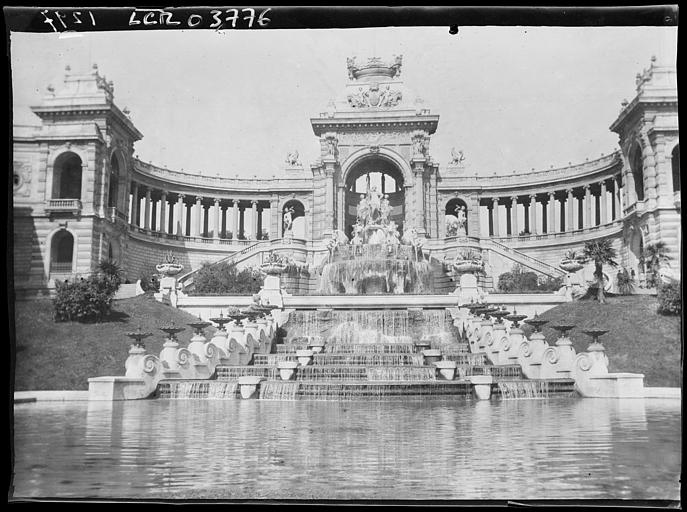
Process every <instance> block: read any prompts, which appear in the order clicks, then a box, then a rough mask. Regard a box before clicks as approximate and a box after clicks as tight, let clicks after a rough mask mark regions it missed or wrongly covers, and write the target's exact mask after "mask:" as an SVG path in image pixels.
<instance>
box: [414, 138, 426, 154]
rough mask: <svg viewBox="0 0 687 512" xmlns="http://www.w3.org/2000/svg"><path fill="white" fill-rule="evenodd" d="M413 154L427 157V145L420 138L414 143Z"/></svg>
mask: <svg viewBox="0 0 687 512" xmlns="http://www.w3.org/2000/svg"><path fill="white" fill-rule="evenodd" d="M413 154H414V155H418V156H424V155H425V143H424V142H423V141H422V139H420V138H416V139H415V140H414V141H413Z"/></svg>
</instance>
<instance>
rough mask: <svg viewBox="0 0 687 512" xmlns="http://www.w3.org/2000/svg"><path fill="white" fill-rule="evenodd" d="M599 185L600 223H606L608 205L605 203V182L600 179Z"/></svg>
mask: <svg viewBox="0 0 687 512" xmlns="http://www.w3.org/2000/svg"><path fill="white" fill-rule="evenodd" d="M599 185H601V192H600V194H601V197H600V198H599V200H600V201H601V219H600V220H601V224H606V223H607V222H608V205H607V204H606V182H605V181H602V182H601V183H599Z"/></svg>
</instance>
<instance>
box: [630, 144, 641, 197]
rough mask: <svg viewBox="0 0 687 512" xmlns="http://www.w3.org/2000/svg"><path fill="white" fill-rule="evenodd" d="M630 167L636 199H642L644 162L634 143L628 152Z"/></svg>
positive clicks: (637, 146)
mask: <svg viewBox="0 0 687 512" xmlns="http://www.w3.org/2000/svg"><path fill="white" fill-rule="evenodd" d="M630 169H631V170H632V177H633V178H634V182H635V193H636V194H637V201H644V162H643V158H642V150H641V148H640V147H639V145H635V147H634V149H633V150H632V152H631V153H630Z"/></svg>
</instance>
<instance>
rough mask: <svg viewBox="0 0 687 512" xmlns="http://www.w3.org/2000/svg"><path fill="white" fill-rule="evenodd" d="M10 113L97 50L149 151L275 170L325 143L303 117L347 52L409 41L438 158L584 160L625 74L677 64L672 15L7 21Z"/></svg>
mask: <svg viewBox="0 0 687 512" xmlns="http://www.w3.org/2000/svg"><path fill="white" fill-rule="evenodd" d="M10 48H11V57H12V59H11V65H12V81H13V94H14V123H15V124H37V123H38V118H37V117H36V116H35V115H34V114H33V113H31V111H30V110H29V106H30V105H34V104H37V103H40V101H41V98H42V96H43V94H44V93H45V91H46V86H47V85H48V84H52V85H54V86H55V87H56V88H59V87H60V85H61V82H62V80H63V73H64V67H65V65H67V64H69V65H70V66H71V68H72V70H73V71H74V72H79V71H88V70H89V69H90V68H91V64H92V63H94V62H95V63H97V64H98V67H99V69H100V72H101V74H104V75H105V76H106V77H107V79H108V80H113V81H114V84H115V103H116V104H117V105H118V106H119V107H120V108H124V107H125V106H126V107H128V108H129V109H130V110H131V117H132V120H133V122H134V123H135V125H136V126H137V128H138V129H139V130H140V131H141V132H142V133H143V135H144V137H143V139H142V140H141V141H139V142H138V143H137V144H136V146H135V147H136V153H137V155H138V156H139V157H140V158H141V159H142V160H145V161H152V162H153V163H155V164H159V165H164V166H168V167H170V168H172V169H177V170H180V169H182V168H183V169H184V170H185V171H187V172H198V173H203V174H207V175H215V174H220V175H224V176H232V175H235V174H239V175H243V176H251V175H259V176H271V175H274V174H279V172H280V169H281V168H282V166H283V164H282V162H283V161H284V158H285V157H286V153H287V151H289V150H290V149H292V148H297V149H298V151H299V152H300V155H301V160H302V161H303V163H304V164H306V165H309V164H310V163H312V162H314V161H315V160H316V159H317V158H318V156H319V153H318V152H319V145H318V142H317V138H316V137H315V136H314V134H313V132H312V129H311V127H310V123H309V118H310V117H315V116H317V115H318V113H319V112H322V111H324V110H325V107H326V105H327V103H328V101H329V100H330V99H331V98H334V97H337V96H340V95H341V94H342V92H343V89H344V86H345V83H346V81H347V77H348V73H347V69H346V57H349V56H353V55H357V56H359V61H360V60H365V59H366V58H367V57H369V56H373V55H374V56H379V57H381V58H383V59H390V58H391V57H392V55H395V54H403V69H402V78H403V79H404V81H405V84H406V86H407V87H408V88H410V89H411V90H413V91H414V92H415V93H416V94H418V95H419V96H420V97H422V98H423V99H424V101H425V104H426V106H428V107H429V108H430V109H431V111H432V113H433V114H439V115H440V119H439V127H438V130H437V132H436V134H435V135H434V136H433V138H432V142H431V154H432V156H433V157H434V158H435V160H437V161H438V162H439V163H440V165H441V166H442V167H443V166H445V165H446V163H447V162H448V160H449V154H450V151H451V148H452V147H454V146H455V147H456V148H457V149H462V150H463V151H464V153H465V156H466V163H467V164H468V166H469V171H470V172H471V173H475V172H477V173H480V174H494V173H499V174H504V173H505V174H509V173H512V172H513V170H518V171H527V170H529V169H530V168H532V167H534V168H536V169H545V168H548V167H550V166H551V165H553V166H556V167H558V166H562V165H566V164H567V163H568V162H569V161H572V162H573V163H576V162H581V161H584V160H585V158H589V159H594V158H597V157H599V156H600V155H601V153H609V152H611V151H613V150H614V149H615V148H616V147H617V136H616V135H615V134H613V133H611V132H610V131H609V130H608V126H609V125H610V124H611V123H612V122H613V121H614V120H615V118H616V116H617V115H618V113H619V110H620V102H621V101H622V100H623V98H627V99H628V100H631V99H632V98H633V97H634V94H635V75H636V73H637V72H640V71H642V69H643V68H646V67H648V66H649V64H650V59H651V56H652V55H656V56H657V59H658V63H659V64H661V63H665V64H669V65H675V62H676V53H677V27H670V28H660V27H627V28H623V27H621V28H605V27H604V28H558V27H554V28H547V27H461V28H460V32H459V33H458V34H457V35H449V34H448V30H447V27H436V28H432V27H418V28H383V29H376V28H373V29H345V30H344V29H339V30H332V29H329V30H265V31H220V32H217V31H211V30H207V31H192V30H191V31H150V32H100V33H84V34H82V35H81V36H80V37H68V38H60V37H59V35H58V34H24V33H12V34H11V47H10Z"/></svg>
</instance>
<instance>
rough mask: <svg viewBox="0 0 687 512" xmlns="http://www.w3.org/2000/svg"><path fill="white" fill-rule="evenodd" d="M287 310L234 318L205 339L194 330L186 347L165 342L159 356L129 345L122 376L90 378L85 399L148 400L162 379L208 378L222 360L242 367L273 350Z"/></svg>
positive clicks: (227, 363)
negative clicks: (260, 316) (253, 318)
mask: <svg viewBox="0 0 687 512" xmlns="http://www.w3.org/2000/svg"><path fill="white" fill-rule="evenodd" d="M288 317H289V312H285V311H280V310H273V311H272V312H271V314H270V315H268V316H267V317H265V318H264V319H260V320H259V321H255V322H248V321H246V320H244V321H243V322H244V323H243V325H242V324H238V323H237V322H232V323H231V324H229V325H228V326H227V327H228V329H227V331H224V330H218V331H217V333H215V335H214V336H213V338H212V339H211V340H210V341H208V340H207V339H206V338H205V336H204V335H202V334H200V333H196V334H195V335H194V336H193V337H192V338H191V341H190V342H189V345H188V347H180V346H179V343H178V342H177V341H176V339H175V338H169V339H167V340H166V342H165V344H164V346H163V349H162V351H161V352H160V356H159V357H158V356H155V355H153V354H147V353H146V350H145V348H143V347H140V346H136V345H134V346H132V348H131V350H130V351H129V357H128V359H127V360H126V362H125V369H126V373H125V375H124V376H113V377H109V376H108V377H94V378H90V379H88V389H89V400H109V401H113V400H135V399H143V398H148V397H149V396H150V395H151V394H152V393H153V392H154V391H155V390H156V388H157V385H158V384H159V382H160V381H161V380H163V379H165V380H175V379H183V380H203V379H209V378H211V377H212V375H213V374H214V373H215V369H216V368H217V366H219V365H220V364H222V365H229V366H244V365H247V364H249V362H250V361H251V359H252V357H253V354H254V353H256V352H260V353H263V354H267V353H269V352H270V351H271V347H272V343H273V340H274V336H275V334H276V330H277V327H278V326H279V325H282V324H283V323H284V322H286V321H287V320H288Z"/></svg>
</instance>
